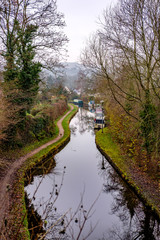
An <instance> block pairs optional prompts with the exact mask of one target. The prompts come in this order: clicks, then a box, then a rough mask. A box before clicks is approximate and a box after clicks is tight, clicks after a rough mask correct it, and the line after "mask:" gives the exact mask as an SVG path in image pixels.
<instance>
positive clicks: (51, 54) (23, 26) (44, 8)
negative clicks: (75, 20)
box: [0, 0, 67, 136]
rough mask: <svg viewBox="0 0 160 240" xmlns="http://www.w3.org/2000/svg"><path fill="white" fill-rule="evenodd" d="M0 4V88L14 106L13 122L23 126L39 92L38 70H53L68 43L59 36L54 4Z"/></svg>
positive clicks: (15, 0)
mask: <svg viewBox="0 0 160 240" xmlns="http://www.w3.org/2000/svg"><path fill="white" fill-rule="evenodd" d="M0 4H1V9H0V41H1V49H0V53H1V63H3V64H4V84H3V85H4V90H5V95H6V98H7V100H8V101H9V102H10V103H14V104H17V109H18V112H17V114H16V115H15V118H17V120H16V122H17V121H18V122H22V121H23V119H24V118H25V115H26V111H29V109H30V107H31V106H32V104H33V100H34V98H35V96H36V94H37V92H38V88H39V81H40V78H39V73H40V71H41V67H42V66H43V67H52V68H53V67H54V66H55V65H56V64H57V62H58V58H57V56H58V54H59V53H60V50H63V46H64V44H65V43H66V42H67V38H66V36H65V35H64V34H63V33H62V32H61V28H63V27H64V26H65V23H64V21H63V14H60V13H58V12H57V6H56V1H54V0H47V1H45V0H40V1H38V0H0ZM48 63H49V64H48ZM18 119H19V120H18ZM16 128H17V126H14V125H12V127H10V130H9V131H8V135H9V136H14V135H15V132H16Z"/></svg>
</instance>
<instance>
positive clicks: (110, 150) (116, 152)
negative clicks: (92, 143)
mask: <svg viewBox="0 0 160 240" xmlns="http://www.w3.org/2000/svg"><path fill="white" fill-rule="evenodd" d="M96 143H97V145H98V146H99V147H100V149H101V150H102V152H104V153H105V154H106V155H107V156H108V157H109V158H110V159H112V161H113V162H114V163H115V164H116V165H117V166H118V167H119V168H120V169H121V170H125V163H126V159H125V158H124V156H122V155H121V150H120V147H119V146H118V145H117V144H116V143H115V142H114V141H113V140H112V137H111V134H110V133H109V131H108V129H107V128H104V129H103V133H102V130H100V131H98V132H97V133H96Z"/></svg>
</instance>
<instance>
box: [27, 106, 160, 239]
mask: <svg viewBox="0 0 160 240" xmlns="http://www.w3.org/2000/svg"><path fill="white" fill-rule="evenodd" d="M88 114H89V115H88ZM88 116H89V118H88ZM93 118H94V114H92V113H89V112H87V111H85V110H81V111H79V113H78V114H77V115H76V116H75V117H74V118H73V119H72V121H71V123H70V127H71V133H72V134H71V140H70V142H69V143H68V144H67V146H66V147H65V148H64V149H63V150H62V151H61V152H59V153H58V154H57V155H56V156H55V161H56V166H55V168H53V169H52V170H51V172H50V173H49V174H48V175H44V176H43V177H42V176H36V177H34V181H33V182H32V184H30V185H28V186H27V187H26V191H27V193H28V194H30V196H29V197H30V198H32V196H33V193H34V192H35V191H36V194H35V198H34V199H35V200H33V201H32V202H33V203H34V206H35V208H36V209H37V210H38V212H39V213H41V215H43V214H42V213H43V212H44V213H45V214H46V212H47V211H46V210H45V207H44V203H45V204H46V205H47V203H48V199H50V202H54V199H55V198H57V199H56V201H55V203H54V206H52V208H51V209H50V213H49V214H48V215H49V216H50V215H51V212H52V211H54V210H53V209H56V214H57V213H58V215H59V216H61V215H63V214H64V213H65V212H66V211H68V209H70V208H71V209H72V212H73V213H74V212H75V211H76V209H77V207H78V205H79V203H80V201H81V199H83V200H82V202H81V205H82V204H83V209H85V210H86V211H88V209H89V208H90V207H91V205H92V204H93V202H94V201H95V200H96V199H97V197H98V195H99V197H98V199H97V200H96V201H95V204H94V206H93V208H92V210H91V214H90V215H91V217H90V218H89V219H88V221H87V223H86V224H85V227H84V229H83V234H82V235H83V236H86V235H87V233H88V232H89V231H90V226H91V224H92V226H94V225H96V223H97V222H98V225H97V226H96V228H95V229H94V231H93V233H92V234H91V235H90V236H89V237H88V238H87V239H90V240H91V239H92V240H94V239H128V240H129V239H134V238H132V237H133V236H129V235H128V238H122V236H124V237H125V236H127V234H129V233H130V234H131V235H132V234H134V235H135V236H138V235H137V233H136V232H137V228H140V227H139V226H138V227H137V225H136V223H135V219H134V217H133V216H134V213H135V212H134V211H135V210H134V208H133V209H132V206H129V210H128V209H127V208H126V205H127V204H128V205H129V201H130V200H128V199H130V195H129V194H130V193H128V190H124V186H123V184H122V185H120V180H119V177H118V176H117V174H116V173H115V172H114V171H113V169H112V168H111V167H110V165H109V164H108V162H107V161H106V160H104V158H103V156H102V155H101V154H100V152H99V151H98V149H97V148H96V145H95V136H94V131H93ZM103 161H104V166H103V167H105V169H102V168H103V167H102V162H103ZM64 171H65V173H64V174H63V172H64ZM42 178H43V180H42ZM117 179H118V180H117ZM62 181H63V183H62ZM39 182H40V185H39ZM61 184H62V186H61ZM56 185H57V187H56V188H55V186H56ZM60 186H61V189H60V191H59V187H60ZM37 187H38V190H37ZM56 189H57V190H56ZM52 190H53V192H54V196H53V199H52ZM55 191H57V192H56V194H55ZM127 194H128V195H127ZM132 194H133V193H132ZM132 194H131V195H132ZM122 196H123V197H122ZM124 196H126V199H125V197H124ZM132 197H133V196H132ZM123 198H124V199H123ZM134 198H135V195H134V197H133V199H134ZM127 201H128V202H127ZM117 204H119V206H118V205H117ZM134 204H135V205H136V207H137V206H142V204H140V203H139V201H138V200H137V198H136V200H135V202H134ZM120 205H121V207H120ZM132 205H133V204H132ZM131 211H133V212H134V213H133V216H132V219H131V217H130V216H131V214H129V212H130V213H131ZM138 211H139V210H138ZM45 214H44V215H43V217H44V216H45ZM53 214H55V213H53ZM136 214H137V213H136ZM140 217H141V218H142V219H143V218H144V214H143V213H141V216H140ZM50 219H51V218H49V219H48V221H51V220H50ZM52 220H53V218H52ZM73 222H74V221H73ZM124 223H125V224H124ZM72 230H73V232H74V237H75V236H76V234H78V231H79V229H78V228H77V227H76V223H74V224H73V226H72ZM115 232H116V233H117V235H119V238H118V237H117V238H116V234H115ZM69 234H71V233H69ZM82 235H81V237H80V239H83V237H82ZM103 237H104V238H103ZM120 237H121V238H120ZM140 237H141V235H140ZM50 239H52V238H50ZM75 239H76V237H75ZM137 239H143V238H137ZM153 239H154V238H153ZM155 239H158V238H155Z"/></svg>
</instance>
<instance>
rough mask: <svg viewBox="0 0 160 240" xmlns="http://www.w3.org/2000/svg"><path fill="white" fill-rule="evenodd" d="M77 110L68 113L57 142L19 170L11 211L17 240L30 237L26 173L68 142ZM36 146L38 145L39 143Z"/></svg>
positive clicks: (29, 159)
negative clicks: (25, 191) (25, 184)
mask: <svg viewBox="0 0 160 240" xmlns="http://www.w3.org/2000/svg"><path fill="white" fill-rule="evenodd" d="M76 112H77V107H75V106H74V109H73V110H72V111H71V113H70V114H69V115H67V116H66V118H65V119H64V120H63V122H62V126H63V128H64V136H63V137H62V138H61V139H60V140H59V141H57V142H56V143H54V144H52V145H50V146H48V147H47V148H45V149H43V150H41V151H40V152H38V153H37V154H35V155H34V156H33V157H31V158H28V159H27V160H26V162H25V163H24V164H23V166H22V167H21V169H19V171H18V172H17V176H16V182H15V183H14V192H13V199H14V201H13V205H12V212H11V216H12V221H11V222H12V233H13V232H14V236H13V239H16V240H18V239H23V240H28V239H30V237H29V231H28V222H27V210H26V207H25V194H24V183H25V174H26V172H27V171H32V169H35V168H36V167H37V166H38V165H40V164H42V163H43V162H44V161H45V160H47V159H48V158H50V157H51V156H53V155H55V154H56V153H57V152H59V151H60V150H61V149H62V148H63V147H64V146H65V145H66V144H67V143H68V141H69V139H70V129H69V122H70V120H71V119H72V117H73V116H74V115H75V114H76ZM58 120H59V119H57V120H56V122H57V121H58ZM56 136H58V127H57V130H56V135H55V137H56ZM52 139H53V138H52ZM47 140H48V139H47ZM47 140H45V141H43V143H45V142H47ZM41 143H42V142H41ZM41 145H42V144H41ZM36 146H37V147H38V145H36ZM39 146H40V145H39ZM34 148H35V146H34ZM32 149H33V146H30V147H28V148H27V149H26V150H25V152H29V151H31V150H32Z"/></svg>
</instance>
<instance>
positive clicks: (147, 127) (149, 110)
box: [140, 93, 157, 155]
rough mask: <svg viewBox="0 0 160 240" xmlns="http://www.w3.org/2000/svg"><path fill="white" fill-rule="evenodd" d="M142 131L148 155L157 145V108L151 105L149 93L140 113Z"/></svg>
mask: <svg viewBox="0 0 160 240" xmlns="http://www.w3.org/2000/svg"><path fill="white" fill-rule="evenodd" d="M140 118H141V123H140V129H141V132H142V136H143V138H144V147H145V148H146V150H147V153H148V155H150V153H151V152H152V150H153V147H154V143H155V140H156V139H155V132H156V122H157V113H156V108H155V106H154V105H153V104H152V103H151V101H150V98H149V95H148V93H146V102H145V104H144V105H143V109H142V110H141V111H140Z"/></svg>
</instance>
